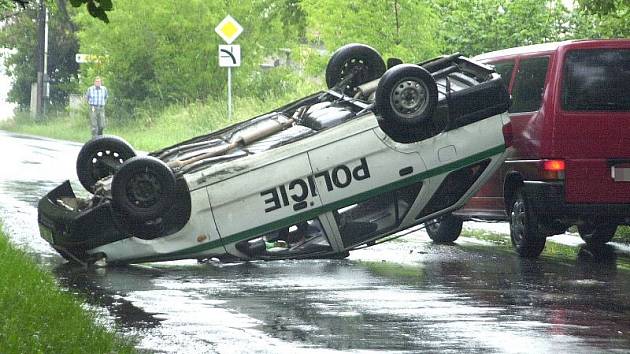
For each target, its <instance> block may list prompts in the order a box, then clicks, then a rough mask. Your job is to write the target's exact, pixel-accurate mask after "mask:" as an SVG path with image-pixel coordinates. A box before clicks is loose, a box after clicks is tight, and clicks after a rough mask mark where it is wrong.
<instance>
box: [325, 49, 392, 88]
mask: <svg viewBox="0 0 630 354" xmlns="http://www.w3.org/2000/svg"><path fill="white" fill-rule="evenodd" d="M384 72H385V62H384V61H383V58H382V57H381V55H380V54H379V53H378V52H377V51H376V50H375V49H374V48H372V47H370V46H367V45H365V44H357V43H353V44H348V45H345V46H343V47H341V48H339V49H337V50H336V51H335V52H334V53H333V55H332V56H331V57H330V60H329V61H328V65H327V66H326V85H328V88H333V87H335V86H337V84H339V83H340V82H341V81H342V80H343V79H344V78H346V77H348V75H349V74H351V73H354V76H353V77H352V79H351V80H350V81H349V82H347V83H346V84H345V85H344V87H342V88H341V90H340V91H341V93H343V94H345V95H349V96H354V94H355V93H356V87H357V86H359V85H361V84H364V83H366V82H370V81H372V80H376V79H378V78H379V77H381V75H383V73H384Z"/></svg>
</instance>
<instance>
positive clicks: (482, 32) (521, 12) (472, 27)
mask: <svg viewBox="0 0 630 354" xmlns="http://www.w3.org/2000/svg"><path fill="white" fill-rule="evenodd" d="M436 5H437V9H438V11H439V12H440V13H442V14H443V16H442V22H441V25H440V27H439V31H437V32H438V33H439V35H440V36H441V37H442V38H443V40H444V42H445V51H447V52H454V51H458V52H462V53H464V54H466V55H471V56H472V55H476V54H480V53H483V52H488V51H492V50H497V49H503V48H510V47H516V46H521V45H528V44H535V43H544V42H551V41H557V40H560V39H562V38H565V37H566V36H567V35H568V33H569V31H570V27H569V25H568V22H569V21H568V19H569V11H568V10H567V9H566V8H565V7H564V6H563V5H562V3H561V2H559V1H540V0H438V1H436Z"/></svg>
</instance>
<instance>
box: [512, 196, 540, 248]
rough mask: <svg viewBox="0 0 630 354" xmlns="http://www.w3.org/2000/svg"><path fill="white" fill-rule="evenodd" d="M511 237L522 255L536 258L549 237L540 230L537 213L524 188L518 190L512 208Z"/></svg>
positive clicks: (513, 244)
mask: <svg viewBox="0 0 630 354" xmlns="http://www.w3.org/2000/svg"><path fill="white" fill-rule="evenodd" d="M510 239H511V240H512V246H514V249H515V250H516V252H517V253H518V254H519V256H521V257H525V258H536V257H538V256H539V255H540V253H542V251H543V249H544V248H545V242H546V241H547V239H546V238H545V236H544V235H542V234H541V233H540V232H539V230H538V224H537V218H536V214H535V213H534V212H533V211H532V210H531V207H530V205H529V201H528V200H527V197H526V195H525V193H524V191H523V190H522V189H519V190H517V191H516V194H515V196H514V200H513V201H512V206H511V208H510Z"/></svg>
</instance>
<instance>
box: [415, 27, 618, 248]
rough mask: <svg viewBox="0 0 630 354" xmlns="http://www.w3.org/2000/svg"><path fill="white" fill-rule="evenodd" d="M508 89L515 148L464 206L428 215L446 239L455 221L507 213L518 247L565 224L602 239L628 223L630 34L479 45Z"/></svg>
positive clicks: (455, 232)
mask: <svg viewBox="0 0 630 354" xmlns="http://www.w3.org/2000/svg"><path fill="white" fill-rule="evenodd" d="M475 59H477V60H479V61H482V62H484V63H487V64H491V65H493V66H494V67H495V68H496V70H497V72H499V73H500V74H501V76H502V77H503V79H504V80H505V83H506V85H507V86H508V89H509V92H510V94H511V95H512V106H511V108H510V110H509V112H510V119H511V122H512V129H513V131H512V133H513V150H512V152H511V156H509V157H508V159H507V160H506V162H505V163H504V165H503V168H502V169H500V170H499V171H498V172H497V173H496V174H495V175H494V177H493V178H492V179H491V180H490V181H489V182H488V183H487V184H486V185H485V186H484V187H483V188H482V189H481V190H480V191H479V192H478V193H477V194H476V195H475V197H473V198H472V199H471V200H470V202H469V203H468V204H467V205H465V206H464V207H463V208H462V209H460V210H457V211H454V212H453V213H452V214H450V215H447V216H445V217H443V218H441V219H439V220H435V221H434V222H433V223H427V233H428V234H429V236H430V237H431V239H433V240H434V241H435V242H451V241H454V240H455V239H457V237H458V236H459V234H460V232H461V228H462V221H463V220H470V219H482V220H507V221H509V222H510V237H511V239H512V244H513V245H514V247H515V249H516V251H517V252H518V254H519V255H521V256H523V257H537V256H538V255H539V254H540V253H541V252H542V250H543V248H544V247H545V238H546V237H547V236H552V235H556V234H560V233H563V232H565V231H566V230H567V228H569V227H570V226H572V225H577V229H578V231H579V233H580V236H581V237H582V239H583V240H584V241H585V242H586V243H588V244H593V245H601V244H604V243H606V242H608V241H610V240H611V239H612V237H613V236H614V234H615V231H616V229H617V226H618V225H621V224H625V225H628V224H630V39H623V40H581V41H566V42H560V43H549V44H541V45H532V46H526V47H519V48H512V49H506V50H500V51H496V52H492V53H487V54H482V55H480V56H477V57H476V58H475Z"/></svg>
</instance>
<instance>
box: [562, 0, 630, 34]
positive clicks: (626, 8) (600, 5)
mask: <svg viewBox="0 0 630 354" xmlns="http://www.w3.org/2000/svg"><path fill="white" fill-rule="evenodd" d="M572 15H573V17H572V21H573V22H572V23H573V25H574V27H575V37H577V38H628V37H630V2H628V1H626V0H580V1H578V6H577V8H576V9H575V11H574V12H573V14H572Z"/></svg>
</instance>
